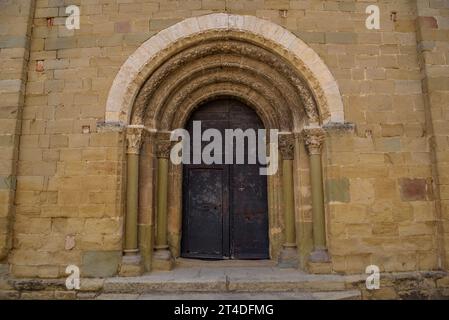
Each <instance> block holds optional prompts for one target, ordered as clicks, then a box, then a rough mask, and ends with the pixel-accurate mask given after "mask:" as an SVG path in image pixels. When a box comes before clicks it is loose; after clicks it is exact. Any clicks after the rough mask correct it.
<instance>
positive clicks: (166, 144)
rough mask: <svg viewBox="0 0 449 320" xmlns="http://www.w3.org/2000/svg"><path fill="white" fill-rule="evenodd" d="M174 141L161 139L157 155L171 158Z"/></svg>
mask: <svg viewBox="0 0 449 320" xmlns="http://www.w3.org/2000/svg"><path fill="white" fill-rule="evenodd" d="M171 145H172V142H171V141H169V140H160V141H158V142H157V145H156V156H157V157H158V158H166V159H168V158H170V150H171Z"/></svg>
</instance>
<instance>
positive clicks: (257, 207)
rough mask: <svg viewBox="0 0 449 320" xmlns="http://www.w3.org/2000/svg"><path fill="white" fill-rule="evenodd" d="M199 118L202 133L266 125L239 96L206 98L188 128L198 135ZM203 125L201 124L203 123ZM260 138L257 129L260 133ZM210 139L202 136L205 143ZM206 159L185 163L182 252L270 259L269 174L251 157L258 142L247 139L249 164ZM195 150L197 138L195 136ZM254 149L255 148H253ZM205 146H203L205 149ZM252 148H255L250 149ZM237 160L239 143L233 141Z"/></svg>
mask: <svg viewBox="0 0 449 320" xmlns="http://www.w3.org/2000/svg"><path fill="white" fill-rule="evenodd" d="M194 124H195V125H196V126H198V124H200V125H201V133H203V132H204V131H205V130H207V129H217V130H218V131H220V133H221V136H222V137H225V129H242V130H243V131H245V130H247V129H254V130H256V132H257V130H258V129H263V128H264V125H263V123H262V121H261V120H260V118H259V116H258V115H257V114H256V112H255V111H254V110H253V109H251V108H249V107H248V106H246V105H245V104H243V103H242V102H239V101H237V100H232V99H219V100H214V101H210V102H207V103H204V104H203V105H201V106H200V107H199V108H198V109H197V110H196V111H195V112H194V113H193V114H192V116H191V117H190V119H189V121H188V122H187V126H186V129H187V130H188V131H189V133H190V137H194V132H193V131H194V130H193V127H194ZM197 128H198V127H197ZM256 139H257V135H256ZM208 143H209V142H202V147H203V148H204V146H205V145H207V144H208ZM224 143H225V139H223V141H222V145H223V148H222V150H223V154H221V157H222V159H223V161H222V164H215V163H213V164H206V163H204V159H201V160H200V163H198V162H197V163H196V164H192V162H193V155H191V160H192V161H191V162H190V164H184V166H183V219H182V240H181V256H182V257H187V258H205V259H268V258H269V240H268V204H267V178H266V176H263V175H260V174H259V168H260V165H261V164H260V163H259V160H258V159H257V160H256V163H255V164H251V163H248V162H249V161H248V156H247V155H248V152H256V153H255V154H257V144H256V145H251V144H250V145H249V144H248V139H245V149H244V150H245V151H244V153H245V156H244V163H243V164H236V161H233V164H225V152H224V150H225V147H224ZM190 144H191V150H193V139H191V141H190ZM248 147H249V148H252V149H249V148H248ZM203 148H202V149H203ZM249 150H250V151H249ZM233 158H234V160H236V145H235V144H234V147H233Z"/></svg>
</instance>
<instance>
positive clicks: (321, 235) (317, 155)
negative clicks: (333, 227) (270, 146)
mask: <svg viewBox="0 0 449 320" xmlns="http://www.w3.org/2000/svg"><path fill="white" fill-rule="evenodd" d="M303 134H304V141H305V144H306V146H307V149H308V150H309V161H310V184H311V187H312V220H313V221H312V228H313V251H312V253H311V255H310V261H312V262H326V261H329V255H328V253H327V248H326V223H325V211H324V192H323V174H322V164H321V148H322V145H323V142H324V138H325V133H324V130H323V129H322V128H320V127H312V128H306V129H304V132H303Z"/></svg>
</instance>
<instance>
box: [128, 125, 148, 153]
mask: <svg viewBox="0 0 449 320" xmlns="http://www.w3.org/2000/svg"><path fill="white" fill-rule="evenodd" d="M144 134H145V130H144V128H143V127H142V128H140V127H128V128H126V141H127V149H126V153H128V154H139V153H140V148H141V147H142V142H143V137H144Z"/></svg>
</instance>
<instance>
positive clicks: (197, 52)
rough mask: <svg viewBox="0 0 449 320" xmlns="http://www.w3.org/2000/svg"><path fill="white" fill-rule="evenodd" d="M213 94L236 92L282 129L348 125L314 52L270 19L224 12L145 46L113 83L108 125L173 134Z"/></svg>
mask: <svg viewBox="0 0 449 320" xmlns="http://www.w3.org/2000/svg"><path fill="white" fill-rule="evenodd" d="M213 90H216V94H217V95H223V94H224V93H226V94H227V95H229V96H232V95H233V92H234V91H235V95H236V97H238V98H239V99H242V100H245V99H246V100H247V101H246V102H247V103H248V104H249V105H251V106H254V108H255V109H256V111H257V112H258V113H259V115H260V116H261V117H262V118H263V120H264V122H266V123H271V124H272V125H273V126H278V127H279V128H280V129H281V130H284V131H297V130H300V127H302V126H306V125H307V126H308V125H312V126H315V125H324V124H327V123H343V122H344V112H343V103H342V100H341V96H340V92H339V88H338V85H337V82H336V81H335V79H334V77H333V75H332V74H331V72H330V71H329V69H328V68H327V66H326V65H325V63H324V62H323V61H322V59H321V58H320V57H319V56H318V55H317V54H316V52H315V51H314V50H313V49H311V48H310V47H309V46H308V45H307V44H305V43H304V42H303V41H302V40H300V39H299V38H297V37H296V36H295V35H293V34H292V33H291V32H289V31H288V30H286V29H284V28H282V27H281V26H279V25H276V24H274V23H272V22H270V21H267V20H264V19H260V18H256V17H253V16H240V15H232V14H225V13H217V14H210V15H204V16H199V17H193V18H188V19H185V20H183V21H181V22H179V23H177V24H175V25H173V26H171V27H169V28H167V29H165V30H163V31H161V32H159V33H158V34H156V35H155V36H153V37H151V38H150V39H148V40H147V41H146V42H144V43H143V44H142V45H141V46H140V47H139V48H138V49H137V50H136V51H135V52H134V53H133V54H132V55H131V56H130V57H129V58H128V59H127V60H126V62H125V63H124V64H123V65H122V67H121V68H120V70H119V72H118V74H117V75H116V77H115V79H114V81H113V84H112V87H111V89H110V91H109V95H108V99H107V104H106V115H105V122H106V123H116V124H120V125H122V126H127V125H145V127H147V128H150V129H157V130H172V129H174V128H175V127H176V126H180V125H182V123H180V121H181V120H180V119H186V118H188V114H189V113H191V112H192V111H193V109H194V108H195V107H196V106H197V105H198V103H199V102H201V101H200V97H207V98H208V99H210V98H214V92H213Z"/></svg>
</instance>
